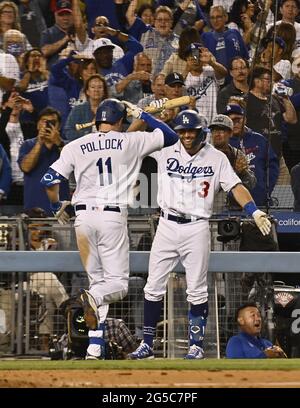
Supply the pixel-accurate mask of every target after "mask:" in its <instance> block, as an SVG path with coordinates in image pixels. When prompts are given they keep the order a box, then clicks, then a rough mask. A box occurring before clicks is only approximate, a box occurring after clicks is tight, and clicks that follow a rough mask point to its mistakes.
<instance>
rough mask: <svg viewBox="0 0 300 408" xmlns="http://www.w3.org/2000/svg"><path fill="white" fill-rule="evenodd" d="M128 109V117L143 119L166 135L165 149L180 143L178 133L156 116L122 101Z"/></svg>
mask: <svg viewBox="0 0 300 408" xmlns="http://www.w3.org/2000/svg"><path fill="white" fill-rule="evenodd" d="M122 102H123V103H124V105H126V108H127V115H128V116H132V117H133V118H135V119H141V120H143V121H144V122H146V123H147V125H148V126H149V127H150V128H152V129H160V130H161V131H162V132H163V134H164V147H167V146H172V145H173V144H175V143H176V142H177V141H178V135H177V133H176V132H175V131H174V130H173V129H171V128H170V126H168V125H167V124H166V123H164V122H162V121H161V120H159V119H156V118H154V116H152V115H150V114H149V113H147V112H145V111H143V110H142V109H141V108H139V107H138V106H136V105H134V104H132V103H130V102H127V101H122Z"/></svg>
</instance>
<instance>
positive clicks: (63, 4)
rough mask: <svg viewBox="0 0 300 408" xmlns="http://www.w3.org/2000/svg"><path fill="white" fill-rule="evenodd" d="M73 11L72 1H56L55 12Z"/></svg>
mask: <svg viewBox="0 0 300 408" xmlns="http://www.w3.org/2000/svg"><path fill="white" fill-rule="evenodd" d="M64 12H67V13H72V3H71V2H70V1H68V0H58V1H57V2H56V8H55V13H57V14H60V13H64Z"/></svg>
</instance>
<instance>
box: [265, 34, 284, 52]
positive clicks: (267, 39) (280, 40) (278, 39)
mask: <svg viewBox="0 0 300 408" xmlns="http://www.w3.org/2000/svg"><path fill="white" fill-rule="evenodd" d="M272 41H273V38H272V37H265V38H263V39H262V41H261V43H262V46H263V47H267V45H268V44H269V43H270V42H272ZM275 43H276V44H278V45H279V47H280V48H282V49H283V50H285V49H286V42H285V41H284V39H283V38H281V37H275Z"/></svg>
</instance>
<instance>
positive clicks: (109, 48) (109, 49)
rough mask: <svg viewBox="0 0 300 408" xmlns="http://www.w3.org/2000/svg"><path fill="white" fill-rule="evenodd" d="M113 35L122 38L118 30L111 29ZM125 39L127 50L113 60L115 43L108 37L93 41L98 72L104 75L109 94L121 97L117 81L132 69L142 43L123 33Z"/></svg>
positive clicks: (140, 50)
mask: <svg viewBox="0 0 300 408" xmlns="http://www.w3.org/2000/svg"><path fill="white" fill-rule="evenodd" d="M113 31H114V32H115V35H116V36H118V37H119V38H120V40H121V39H122V38H123V33H121V35H119V31H118V30H113ZM125 38H127V40H126V41H125V42H124V46H125V47H126V49H127V51H126V53H125V55H124V56H123V57H122V58H120V59H118V60H117V61H115V62H113V49H114V48H115V45H114V44H113V43H112V42H111V40H110V39H108V38H98V40H95V41H94V43H93V55H94V58H95V60H96V63H97V66H98V73H99V74H101V75H102V76H104V78H105V80H106V82H107V85H108V87H109V89H110V94H111V96H114V97H117V98H121V97H123V89H122V88H121V86H120V87H118V82H120V81H121V80H122V79H124V78H125V77H126V76H127V75H129V74H130V73H131V72H132V71H133V67H134V57H135V56H136V55H137V54H138V53H139V52H142V51H143V47H142V45H141V44H140V43H139V42H138V41H137V40H135V39H134V38H133V37H131V36H127V35H126V34H125Z"/></svg>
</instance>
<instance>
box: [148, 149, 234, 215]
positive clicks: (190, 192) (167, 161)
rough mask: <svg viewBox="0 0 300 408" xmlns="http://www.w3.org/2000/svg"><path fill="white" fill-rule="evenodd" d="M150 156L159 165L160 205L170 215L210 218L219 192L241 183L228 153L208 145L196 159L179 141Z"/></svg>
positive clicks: (196, 155)
mask: <svg viewBox="0 0 300 408" xmlns="http://www.w3.org/2000/svg"><path fill="white" fill-rule="evenodd" d="M151 156H152V157H153V158H155V159H156V161H157V165H158V204H159V206H160V208H161V209H162V210H164V211H166V212H168V213H170V214H174V215H180V214H184V215H191V216H195V217H199V218H203V219H209V218H210V217H211V215H212V209H213V202H214V197H215V194H216V192H218V191H219V190H220V188H222V189H223V190H224V191H230V190H231V189H232V188H233V187H234V186H235V185H236V184H238V183H241V180H240V178H239V177H238V176H237V175H236V173H235V172H234V170H233V169H232V167H231V164H230V162H229V160H228V159H227V157H226V156H225V154H224V153H222V152H220V151H219V150H217V149H215V148H214V147H213V146H212V145H211V144H209V143H206V144H205V145H204V147H202V149H201V150H200V151H199V152H198V153H197V154H195V155H194V156H190V155H189V154H188V153H187V152H186V150H185V149H184V147H183V146H182V144H181V142H180V141H178V142H177V143H176V144H174V145H173V146H169V147H166V148H164V149H163V150H161V151H160V152H155V153H153V154H152V155H151Z"/></svg>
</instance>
